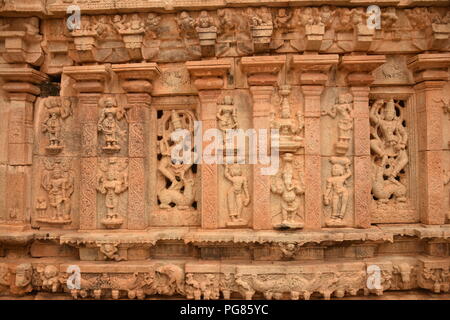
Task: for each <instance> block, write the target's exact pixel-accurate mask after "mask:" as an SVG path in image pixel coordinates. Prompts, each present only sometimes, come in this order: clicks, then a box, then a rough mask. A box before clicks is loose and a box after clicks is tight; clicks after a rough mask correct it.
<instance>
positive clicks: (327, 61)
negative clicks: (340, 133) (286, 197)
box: [292, 54, 339, 229]
mask: <svg viewBox="0 0 450 320" xmlns="http://www.w3.org/2000/svg"><path fill="white" fill-rule="evenodd" d="M338 61H339V56H338V55H337V54H327V55H301V56H300V55H298V56H293V58H292V68H294V70H295V71H297V72H299V73H300V75H299V77H300V84H301V88H302V91H303V95H304V99H305V104H304V108H305V111H304V116H305V186H306V188H305V229H320V228H321V217H322V187H321V181H322V177H321V173H322V170H321V167H322V166H321V151H320V143H321V137H320V136H321V135H320V114H321V110H320V97H321V94H322V92H323V90H324V87H325V84H326V83H327V81H328V77H329V75H328V72H329V70H330V68H331V66H333V65H336V64H337V63H338Z"/></svg>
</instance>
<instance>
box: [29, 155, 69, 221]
mask: <svg viewBox="0 0 450 320" xmlns="http://www.w3.org/2000/svg"><path fill="white" fill-rule="evenodd" d="M44 165H45V171H44V174H43V175H42V180H41V186H42V188H43V189H44V190H45V191H46V193H47V196H46V197H45V198H38V199H37V204H36V210H37V211H38V215H39V216H38V219H37V221H38V222H44V223H50V224H68V223H71V221H72V220H71V219H72V217H71V215H72V195H73V192H74V187H75V185H74V184H75V174H74V172H73V170H71V164H70V161H67V160H66V159H55V160H53V159H47V160H46V161H44Z"/></svg>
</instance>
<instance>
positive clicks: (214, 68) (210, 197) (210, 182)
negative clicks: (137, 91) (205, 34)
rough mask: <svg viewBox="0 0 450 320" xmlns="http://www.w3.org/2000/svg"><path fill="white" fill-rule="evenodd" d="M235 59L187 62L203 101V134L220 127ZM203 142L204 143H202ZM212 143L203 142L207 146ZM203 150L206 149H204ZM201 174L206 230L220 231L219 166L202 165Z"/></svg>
mask: <svg viewBox="0 0 450 320" xmlns="http://www.w3.org/2000/svg"><path fill="white" fill-rule="evenodd" d="M231 62H232V61H231V60H228V59H221V60H212V61H199V62H186V67H187V69H188V70H189V73H190V75H191V77H192V78H193V79H194V85H195V86H196V88H197V90H198V97H199V99H200V120H201V121H202V137H203V133H204V132H205V131H207V130H208V129H212V128H217V119H216V114H217V100H218V98H219V96H220V94H221V90H222V89H223V88H224V86H225V82H226V75H227V73H228V72H229V70H230V69H231ZM202 141H203V140H202ZM207 144H208V143H207V142H205V141H203V146H206V145H207ZM202 150H203V149H202ZM200 174H201V190H202V191H201V203H200V208H201V216H202V228H205V229H217V228H218V227H219V216H218V214H219V208H218V205H219V196H218V167H217V164H214V163H213V164H206V163H204V162H202V163H201V165H200Z"/></svg>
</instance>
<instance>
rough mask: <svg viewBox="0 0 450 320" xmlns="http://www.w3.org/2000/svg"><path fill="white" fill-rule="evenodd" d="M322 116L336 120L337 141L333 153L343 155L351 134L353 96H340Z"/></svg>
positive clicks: (347, 94) (345, 94)
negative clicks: (337, 118)
mask: <svg viewBox="0 0 450 320" xmlns="http://www.w3.org/2000/svg"><path fill="white" fill-rule="evenodd" d="M322 115H324V116H326V115H328V116H330V117H331V118H333V119H335V118H336V117H337V116H339V120H338V125H337V126H338V141H337V142H336V144H335V151H336V153H337V154H338V155H345V154H346V153H347V151H348V149H349V147H350V141H351V139H352V133H353V117H354V115H353V96H352V95H351V94H349V93H344V94H340V95H339V98H338V101H337V103H336V104H335V105H334V106H332V107H331V108H330V110H328V111H322Z"/></svg>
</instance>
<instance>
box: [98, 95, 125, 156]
mask: <svg viewBox="0 0 450 320" xmlns="http://www.w3.org/2000/svg"><path fill="white" fill-rule="evenodd" d="M99 104H100V107H101V113H100V118H99V120H98V125H97V127H98V131H99V132H101V133H103V136H104V138H105V145H104V146H103V147H102V149H103V151H105V152H106V153H114V152H119V151H120V149H121V147H120V142H121V140H123V137H124V136H125V135H126V130H122V129H121V127H120V124H119V122H120V121H121V120H122V119H125V120H126V121H127V122H128V119H127V109H126V108H124V107H121V106H118V104H117V101H116V99H115V98H113V97H104V98H102V99H101V100H100V102H99Z"/></svg>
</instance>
